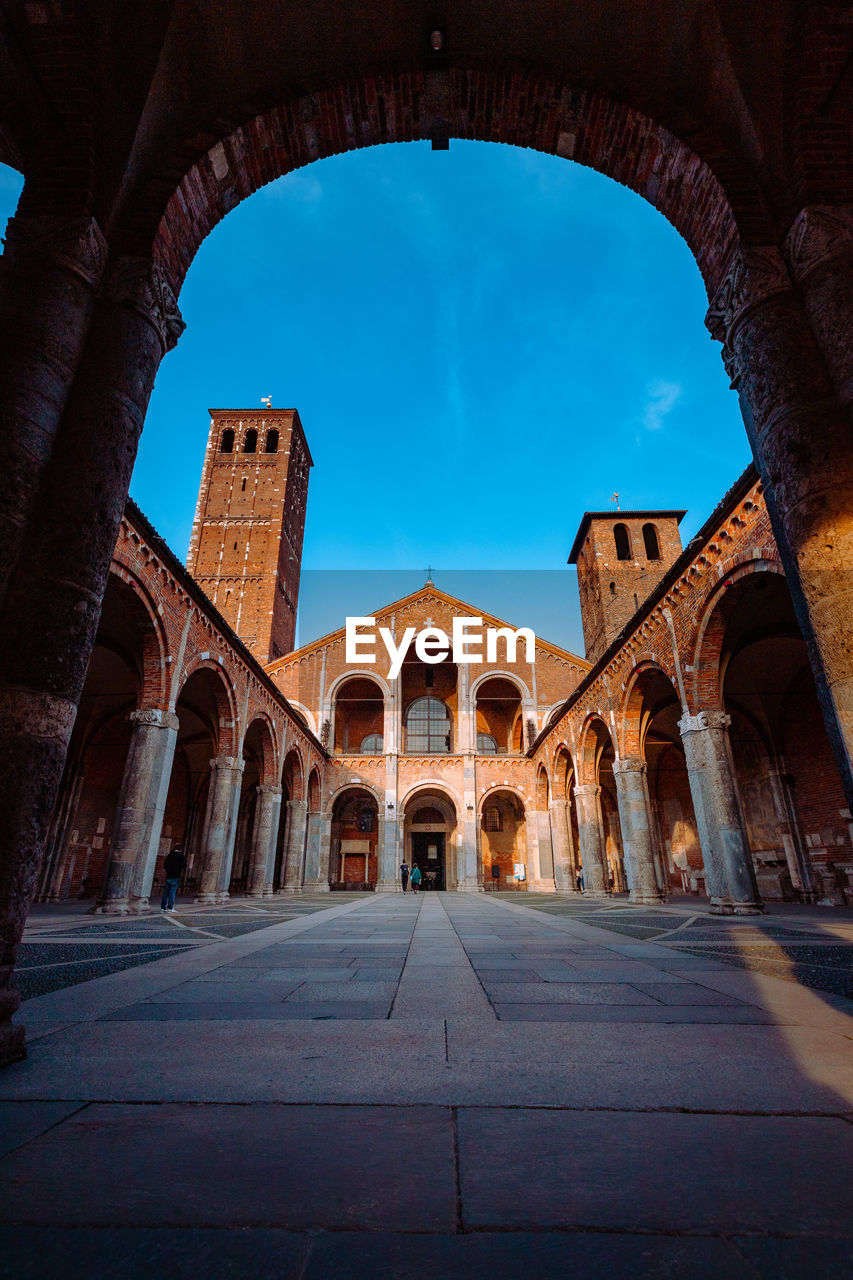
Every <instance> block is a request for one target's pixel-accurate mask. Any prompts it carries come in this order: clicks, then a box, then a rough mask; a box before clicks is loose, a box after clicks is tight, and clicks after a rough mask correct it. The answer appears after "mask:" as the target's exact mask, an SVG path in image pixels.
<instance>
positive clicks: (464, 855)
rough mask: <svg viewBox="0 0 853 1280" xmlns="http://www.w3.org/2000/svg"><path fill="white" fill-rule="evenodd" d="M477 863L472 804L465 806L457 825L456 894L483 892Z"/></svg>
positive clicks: (475, 826) (474, 818) (475, 817)
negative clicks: (457, 870) (457, 873)
mask: <svg viewBox="0 0 853 1280" xmlns="http://www.w3.org/2000/svg"><path fill="white" fill-rule="evenodd" d="M466 794H469V795H471V796H472V798H473V792H471V793H467V792H466ZM446 856H447V855H446V854H445V857H446ZM477 862H478V858H477V814H476V811H475V809H474V807H473V804H472V806H471V808H470V809H469V808H467V806H466V808H465V810H464V815H463V817H462V821H461V823H460V824H459V876H458V878H457V881H456V889H457V892H458V893H482V892H483V884H482V881H481V877H480V876H479V875H478V874H477V870H478V867H477Z"/></svg>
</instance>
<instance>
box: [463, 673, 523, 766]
mask: <svg viewBox="0 0 853 1280" xmlns="http://www.w3.org/2000/svg"><path fill="white" fill-rule="evenodd" d="M487 680H509V682H510V684H513V685H515V687H516V688H517V689H518V697H519V703H518V711H517V712H516V714H515V716H514V717H513V721H512V724H511V726H510V740H511V742H512V744H513V747H514V743H515V736H516V730H517V728H518V724H519V721H520V722H521V751H522V753H523V752H524V737H525V719H526V716H525V712H526V711H527V712H528V714H529V713H530V709H531V708H532V711H533V714H534V716H535V712H536V708H535V706H534V703H533V696H532V694H531V692H530V690H529V689H528V687H527V684H526V683H525V681H524V680H522V678H521V676H519V675H517V674H516V673H515V672H514V671H504V670H500V671H484V672H483V674H482V675H481V676H478V677H477V679H476V680H475V681H474V683H473V684H472V685H471V686H470V687H469V689H468V705H469V707H470V715H471V717H472V725H471V733H472V738H471V740H472V742H473V743H474V745H475V747H476V742H477V691H478V689H479V688H480V686H481V685H482V684H485V683H486V681H487Z"/></svg>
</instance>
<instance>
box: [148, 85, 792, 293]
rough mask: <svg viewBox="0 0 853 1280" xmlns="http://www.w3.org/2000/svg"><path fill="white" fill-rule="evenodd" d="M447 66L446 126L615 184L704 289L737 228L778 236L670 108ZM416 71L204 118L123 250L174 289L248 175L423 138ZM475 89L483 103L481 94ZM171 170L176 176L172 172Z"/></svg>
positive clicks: (264, 179) (244, 188)
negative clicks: (145, 255) (679, 243)
mask: <svg viewBox="0 0 853 1280" xmlns="http://www.w3.org/2000/svg"><path fill="white" fill-rule="evenodd" d="M445 74H446V99H447V100H446V102H445V104H444V106H443V107H442V111H441V114H442V116H443V123H444V126H445V127H447V126H448V125H449V133H450V136H451V137H455V138H463V139H468V140H472V141H481V142H502V143H508V144H511V145H517V146H522V147H529V148H531V149H534V150H538V151H542V152H544V153H545V154H550V155H559V156H562V157H563V158H565V159H571V160H574V161H575V162H576V163H578V164H582V165H584V166H586V167H588V168H592V169H595V170H596V171H597V172H599V173H601V174H603V175H604V176H606V177H609V178H611V179H613V180H614V181H616V182H619V183H620V184H621V185H623V186H627V187H628V188H630V189H631V190H632V191H634V192H635V193H637V194H638V195H641V196H642V197H643V198H644V199H646V200H647V201H648V203H649V204H651V205H652V206H653V207H654V208H656V209H657V210H658V211H659V212H660V213H662V214H663V216H664V217H665V218H666V219H667V220H668V221H669V222H670V223H671V224H672V225H673V226H674V227H675V229H676V230H677V231H678V232H679V234H680V235H681V236H682V238H683V239H684V240H685V241H686V243H687V244H688V247H689V248H690V249H691V251H692V253H693V256H694V258H695V260H696V262H697V265H698V267H699V270H700V272H701V274H702V277H703V279H704V280H705V284H706V287H707V289H708V293H709V295H711V294H713V293H714V292H715V290H716V288H717V287H718V286H719V284H720V283H721V281H722V279H723V276H724V274H725V271H726V269H727V267H728V265H729V263H730V261H731V260H732V258H733V256H734V252H735V250H736V247H737V242H738V240H739V239H740V238H741V234H742V233H741V231H740V229H741V228H743V230H744V231H745V232H747V233H748V238H749V240H750V241H751V242H752V243H755V244H763V245H766V244H773V243H775V242H777V241H778V239H779V238H780V237H779V235H778V234H775V229H774V227H773V226H772V224H771V222H770V218H769V215H768V212H767V205H766V202H765V200H764V198H763V195H762V193H761V192H760V190H759V189H758V186H757V182H756V179H755V178H754V177H753V175H752V173H751V172H750V171H749V170H748V169H747V167H746V166H745V165H744V164H743V162H742V161H741V159H740V157H739V156H737V155H736V154H735V153H734V151H733V150H731V149H730V148H728V147H727V146H726V144H725V141H724V140H723V139H722V138H718V137H715V136H713V135H711V134H708V133H707V132H706V133H705V134H703V135H701V142H702V143H703V144H704V145H703V150H704V151H705V152H706V153H707V155H708V157H709V158H708V159H707V160H705V159H703V158H702V157H701V156H700V155H699V154H698V153H697V152H696V151H695V150H693V148H692V147H691V145H690V144H689V143H688V142H686V141H684V140H683V139H681V138H679V137H677V136H676V134H675V132H673V131H672V130H671V129H670V128H669V127H668V124H669V123H671V124H672V126H673V129H674V128H677V127H678V126H677V124H676V122H675V119H673V120H672V121H671V122H667V121H666V120H661V121H660V122H659V123H658V122H656V121H655V120H654V119H653V118H652V116H651V115H649V114H645V110H646V104H644V103H640V102H637V103H635V104H628V103H624V102H621V101H619V100H618V99H616V98H615V97H613V96H608V95H604V94H602V93H597V92H593V91H591V90H587V89H584V88H581V87H579V86H577V87H576V86H573V85H571V84H570V83H567V82H566V80H565V79H564V78H563V77H561V76H559V75H558V74H555V75H535V74H533V73H530V72H527V71H522V70H513V71H510V72H509V73H507V72H506V71H505V70H504V69H502V68H501V69H492V68H489V69H486V68H485V67H484V68H474V67H453V68H450V69H449V70H448V71H447V72H446V73H445ZM428 76H429V73H428V72H427V71H425V70H424V69H417V70H402V71H398V72H390V73H389V72H388V71H387V69H385V68H383V73H382V75H381V77H375V76H371V75H367V76H364V77H362V78H361V79H355V80H352V79H351V80H348V81H344V82H338V83H336V84H331V85H329V86H325V87H323V88H321V89H319V90H318V91H317V92H314V93H310V94H302V95H296V96H294V97H293V98H291V99H290V100H289V101H287V102H286V103H284V104H283V105H280V106H277V107H273V108H272V109H270V110H268V111H266V112H264V113H262V114H261V115H258V116H256V117H254V118H253V119H249V120H244V121H242V122H240V125H239V127H238V128H236V129H234V131H233V132H232V133H230V134H228V135H226V136H224V137H223V136H222V131H221V128H217V127H216V124H215V122H213V121H211V125H210V127H209V128H208V129H206V130H205V129H204V127H202V128H201V129H199V131H198V132H197V133H196V138H195V140H194V142H193V143H190V144H189V145H186V143H182V142H180V141H179V142H178V143H177V144H176V151H175V154H174V155H169V156H166V157H164V162H163V169H164V171H163V173H160V172H157V171H155V172H154V173H152V175H151V177H150V179H149V182H148V185H147V187H146V188H144V189H143V190H142V191H141V192H140V194H139V197H138V199H137V201H136V203H135V207H134V209H133V210H132V211H131V212H130V215H129V217H130V219H131V225H130V226H129V227H128V228H127V229H126V230H125V232H124V235H125V237H126V238H127V240H128V242H129V244H128V251H131V249H132V250H133V251H135V252H139V251H140V247H141V246H145V247H146V248H147V247H149V246H152V245H153V249H154V256H155V259H156V260H157V261H158V263H159V265H160V266H161V268H162V269H163V272H164V275H165V277H166V279H167V280H168V282H169V284H170V286H171V288H172V290H173V292H174V294H175V296H177V295H178V293H179V291H180V288H181V285H182V284H183V280H184V277H185V276H186V273H187V271H188V269H189V266H190V264H191V262H192V260H193V258H194V256H195V253H196V252H197V250H198V248H199V246H200V245H201V243H202V241H203V240H204V239H205V237H206V236H207V235H208V234H209V232H210V231H211V230H212V229H213V227H214V226H215V225H216V224H217V223H218V222H219V221H221V219H222V218H223V217H224V216H225V215H226V214H227V213H228V212H229V211H230V210H231V209H232V208H233V207H234V205H235V204H236V203H239V201H240V200H243V199H245V198H246V197H248V196H249V195H252V194H253V193H254V192H255V191H257V190H258V189H259V188H260V187H262V186H264V185H266V184H267V183H269V182H272V181H274V180H275V179H276V178H279V177H282V176H284V175H285V174H287V173H290V172H293V171H294V170H297V169H299V168H302V167H303V166H305V165H307V164H310V163H312V162H313V161H316V160H320V159H325V158H328V157H329V156H332V155H337V154H341V153H343V152H346V151H351V150H355V149H358V148H360V147H364V146H371V145H379V144H385V143H392V142H406V141H415V140H419V139H427V138H429V137H430V136H431V134H432V131H433V127H434V120H433V118H432V115H431V114H430V109H429V107H428V106H427V107H425V109H424V110H423V113H422V114H421V115H420V116H419V115H418V114H417V111H416V109H415V108H413V106H412V103H413V102H418V101H419V102H422V103H425V104H426V103H429V101H430V96H431V95H430V88H429V84H428V83H427V80H428ZM486 101H488V102H489V104H490V109H489V110H488V111H486V110H485V109H484V108H483V107H482V105H481V104H482V103H483V102H486ZM657 105H658V106H659V104H657ZM433 114H434V112H433ZM656 114H660V113H659V112H656ZM698 137H699V135H697V138H698ZM202 146H203V147H205V148H206V150H205V151H204V153H201V154H200V147H202ZM193 153H195V155H196V159H195V161H194V163H192V164H191V165H190V166H189V167H187V166H186V162H185V161H184V160H183V157H184V156H186V155H188V154H189V155H192V154H193ZM176 173H182V174H183V176H182V177H181V178H180V179H179V180H178V182H177V183H176V182H175V180H174V178H173V177H172V175H173V174H176ZM235 197H236V198H235ZM696 209H701V210H702V217H701V218H698V217H696V216H695V210H696ZM743 238H744V239H746V238H747V236H744V237H743Z"/></svg>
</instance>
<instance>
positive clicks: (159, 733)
mask: <svg viewBox="0 0 853 1280" xmlns="http://www.w3.org/2000/svg"><path fill="white" fill-rule="evenodd" d="M128 719H129V720H130V722H131V724H132V725H133V732H132V734H131V738H130V747H129V748H128V753H127V763H126V764H125V767H124V777H123V779H122V785H121V793H120V797H119V802H118V814H117V821H116V824H115V834H114V836H113V841H112V848H111V850H110V866H109V872H108V874H107V887H106V890H105V892H104V896H103V898H102V899H101V901H100V902H99V903H98V905H97V906H96V908H95V911H96V912H98V913H103V914H105V915H126V914H127V913H128V912H144V911H149V910H150V907H149V903H148V896H149V894H150V893H151V882H152V880H153V878H154V865H155V863H156V861H157V851H158V848H159V844H160V831H161V828H162V826H163V811H164V809H165V807H166V796H167V794H168V790H169V779H170V777H171V774H172V761H173V759H174V756H175V743H176V742H177V740H178V717H177V716H176V715H173V714H172V713H171V712H169V711H160V710H159V709H156V708H155V709H152V710H144V709H143V710H139V711H131V713H130V715H129V717H128Z"/></svg>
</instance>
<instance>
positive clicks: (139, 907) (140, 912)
mask: <svg viewBox="0 0 853 1280" xmlns="http://www.w3.org/2000/svg"><path fill="white" fill-rule="evenodd" d="M153 910H154V908H153V907H152V905H151V903H150V901H149V899H148V898H131V899H130V901H129V902H128V906H127V912H128V915H131V916H147V915H150V914H151V912H152V911H153Z"/></svg>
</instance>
